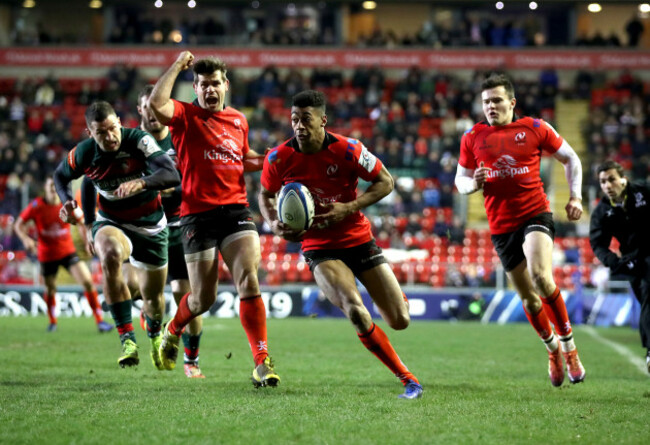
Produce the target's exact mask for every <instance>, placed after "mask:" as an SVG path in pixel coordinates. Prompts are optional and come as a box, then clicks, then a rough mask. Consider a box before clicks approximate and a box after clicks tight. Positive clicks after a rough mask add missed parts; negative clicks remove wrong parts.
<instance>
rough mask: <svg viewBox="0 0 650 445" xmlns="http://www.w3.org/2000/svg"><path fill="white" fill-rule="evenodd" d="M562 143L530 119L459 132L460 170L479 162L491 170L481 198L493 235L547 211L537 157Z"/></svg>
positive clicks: (540, 122)
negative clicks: (461, 135) (461, 136)
mask: <svg viewBox="0 0 650 445" xmlns="http://www.w3.org/2000/svg"><path fill="white" fill-rule="evenodd" d="M562 142H563V139H562V137H561V136H560V135H559V134H558V133H557V132H556V131H555V129H554V128H553V127H551V126H550V125H549V124H548V123H546V122H544V121H543V120H542V119H534V118H531V117H523V118H520V119H516V120H514V121H513V122H512V123H510V124H508V125H494V126H491V125H489V124H487V123H486V122H481V123H478V124H476V125H474V126H473V127H472V128H471V129H470V130H468V131H467V132H465V134H464V135H463V138H462V139H461V143H460V158H459V160H458V163H459V164H460V166H461V167H464V168H467V169H472V170H475V169H477V168H479V166H480V164H481V162H483V163H484V166H485V167H488V168H490V169H492V170H491V171H490V172H489V174H488V178H487V181H486V182H485V184H484V185H483V195H484V197H485V210H486V212H487V217H488V223H489V225H490V232H491V233H492V234H493V235H499V234H503V233H509V232H514V231H515V230H517V229H518V228H519V227H520V226H521V225H522V224H523V223H524V222H526V221H527V220H528V219H530V218H532V217H533V216H535V215H537V214H539V213H542V212H550V211H551V208H550V205H549V202H548V199H547V198H546V194H545V193H544V188H543V183H542V179H541V178H540V174H539V171H540V170H539V169H540V163H541V159H542V153H543V152H547V153H549V154H553V153H555V152H556V151H557V150H558V149H559V148H560V146H561V145H562Z"/></svg>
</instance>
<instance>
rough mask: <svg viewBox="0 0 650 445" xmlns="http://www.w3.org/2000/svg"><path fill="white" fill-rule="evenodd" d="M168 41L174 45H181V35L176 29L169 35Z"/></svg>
mask: <svg viewBox="0 0 650 445" xmlns="http://www.w3.org/2000/svg"><path fill="white" fill-rule="evenodd" d="M169 40H171V41H172V42H174V43H181V42H182V41H183V34H182V33H181V32H180V31H179V30H178V29H175V30H173V31H172V32H170V33H169Z"/></svg>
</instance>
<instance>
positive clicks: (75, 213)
mask: <svg viewBox="0 0 650 445" xmlns="http://www.w3.org/2000/svg"><path fill="white" fill-rule="evenodd" d="M65 163H66V161H65V160H63V161H61V163H60V164H59V166H58V167H57V168H56V170H54V174H53V175H52V178H53V179H54V187H55V188H56V193H57V194H58V195H59V199H60V200H61V202H62V203H63V207H61V210H60V211H59V218H61V221H63V222H66V223H69V224H77V221H78V220H79V218H80V217H81V216H82V213H81V209H79V208H78V207H77V201H75V200H74V197H73V196H72V188H71V187H70V182H72V180H73V179H75V178H74V177H73V176H72V175H70V174H69V173H67V169H66V168H65Z"/></svg>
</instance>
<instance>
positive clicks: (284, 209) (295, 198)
mask: <svg viewBox="0 0 650 445" xmlns="http://www.w3.org/2000/svg"><path fill="white" fill-rule="evenodd" d="M277 206H278V207H277V212H278V218H279V219H280V221H281V222H282V223H284V224H286V225H288V226H289V227H291V228H292V229H294V230H296V231H302V230H307V229H309V227H310V226H311V223H312V222H313V221H314V198H313V197H312V196H311V193H310V192H309V189H307V187H305V186H304V185H302V184H300V183H299V182H289V183H288V184H285V185H284V187H282V189H281V190H280V194H279V195H278V199H277Z"/></svg>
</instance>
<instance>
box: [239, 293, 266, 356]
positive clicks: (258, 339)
mask: <svg viewBox="0 0 650 445" xmlns="http://www.w3.org/2000/svg"><path fill="white" fill-rule="evenodd" d="M239 321H240V322H241V325H242V326H243V327H244V331H246V336H247V337H248V344H249V345H250V347H251V352H252V353H253V359H254V360H255V366H257V365H259V364H260V363H262V362H263V361H264V359H265V358H266V357H267V356H268V355H269V353H268V346H267V344H266V306H264V301H263V300H262V297H261V296H260V295H256V296H254V297H252V298H246V299H242V300H240V301H239Z"/></svg>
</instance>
